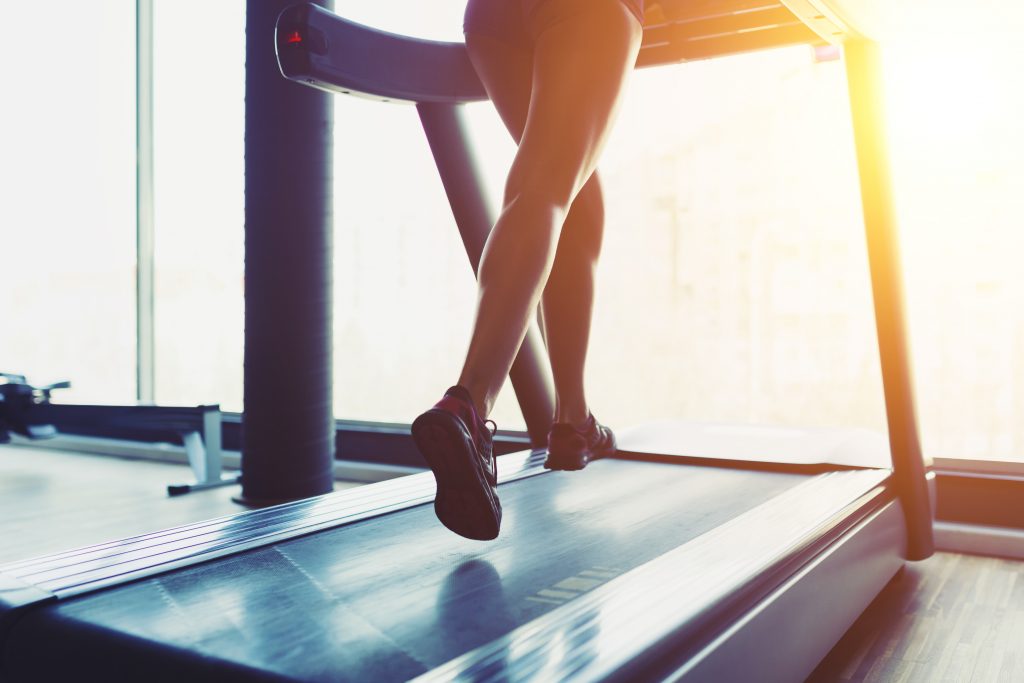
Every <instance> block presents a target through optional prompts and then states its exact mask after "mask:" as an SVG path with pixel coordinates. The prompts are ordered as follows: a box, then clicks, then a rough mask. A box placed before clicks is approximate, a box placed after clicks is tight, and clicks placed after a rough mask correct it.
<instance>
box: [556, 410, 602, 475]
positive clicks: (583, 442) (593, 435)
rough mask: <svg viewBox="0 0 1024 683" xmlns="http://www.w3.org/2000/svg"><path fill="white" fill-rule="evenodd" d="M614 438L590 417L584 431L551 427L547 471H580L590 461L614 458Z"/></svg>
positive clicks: (563, 424)
mask: <svg viewBox="0 0 1024 683" xmlns="http://www.w3.org/2000/svg"><path fill="white" fill-rule="evenodd" d="M615 448H616V447H615V435H614V434H612V430H610V429H608V428H607V427H605V426H604V425H603V424H601V423H600V422H598V421H597V420H595V419H594V415H593V414H591V415H590V417H588V418H587V422H586V424H585V425H584V426H583V429H576V428H575V427H573V426H572V425H571V424H568V423H566V422H556V423H555V424H553V425H551V432H550V433H549V434H548V459H547V460H546V461H545V462H544V467H546V468H548V469H549V470H582V469H583V468H584V467H586V466H587V463H589V462H590V461H591V460H596V459H598V458H607V457H609V456H612V455H615Z"/></svg>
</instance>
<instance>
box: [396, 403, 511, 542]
mask: <svg viewBox="0 0 1024 683" xmlns="http://www.w3.org/2000/svg"><path fill="white" fill-rule="evenodd" d="M412 438H413V441H414V442H415V443H416V447H417V448H418V449H419V451H420V453H421V454H422V455H423V458H424V459H425V460H426V461H427V465H428V466H429V467H430V469H431V470H432V471H433V472H434V479H435V480H436V481H437V494H436V495H435V497H434V512H435V513H436V514H437V518H438V519H439V520H441V523H442V524H444V525H445V526H446V527H448V528H449V529H451V530H452V531H454V532H455V533H457V534H459V535H460V536H465V537H466V538H471V539H474V540H478V541H489V540H492V539H494V538H497V536H498V531H499V528H500V526H501V504H500V502H499V501H498V496H497V493H496V492H495V491H494V490H493V489H492V488H491V485H490V482H488V481H487V475H486V474H485V473H484V469H483V462H482V461H481V460H480V458H479V457H478V456H477V454H476V446H475V444H473V439H472V437H471V436H470V435H469V433H468V432H467V431H466V429H465V428H464V427H463V425H462V422H461V421H459V420H458V418H456V417H454V416H452V415H451V414H450V413H448V412H446V411H444V410H438V409H436V408H432V409H430V410H428V411H427V412H425V413H423V414H422V415H420V416H419V417H417V418H416V420H415V421H414V422H413V423H412Z"/></svg>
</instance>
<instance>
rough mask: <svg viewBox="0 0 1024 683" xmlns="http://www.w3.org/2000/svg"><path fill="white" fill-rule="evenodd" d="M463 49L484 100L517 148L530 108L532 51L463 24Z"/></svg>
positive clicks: (527, 47) (525, 46) (516, 43)
mask: <svg viewBox="0 0 1024 683" xmlns="http://www.w3.org/2000/svg"><path fill="white" fill-rule="evenodd" d="M466 50H467V51H468V52H469V58H470V61H471V62H472V63H473V68H474V69H475V70H476V74H477V76H478V77H479V78H480V82H481V83H483V84H484V89H485V90H486V91H487V95H488V97H490V98H491V102H492V103H493V104H494V107H495V109H497V110H498V115H499V116H500V117H501V120H502V122H503V123H504V124H505V127H506V128H507V129H508V132H509V133H510V134H511V135H512V139H513V140H515V141H516V144H517V145H518V144H519V142H520V141H521V140H522V137H523V130H524V128H525V127H526V115H527V112H528V111H529V109H530V90H531V88H532V81H533V53H532V49H531V48H530V47H529V46H528V45H523V44H521V43H518V42H511V41H508V40H504V39H501V38H498V37H496V36H495V35H494V34H493V33H491V32H485V31H477V30H474V29H472V28H471V27H470V26H469V25H468V24H467V30H466Z"/></svg>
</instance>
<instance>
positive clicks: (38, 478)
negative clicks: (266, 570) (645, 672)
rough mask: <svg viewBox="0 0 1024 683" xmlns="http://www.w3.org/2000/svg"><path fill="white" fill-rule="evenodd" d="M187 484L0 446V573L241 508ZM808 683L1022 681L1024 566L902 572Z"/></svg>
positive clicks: (966, 564) (950, 563)
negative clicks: (184, 491) (171, 491)
mask: <svg viewBox="0 0 1024 683" xmlns="http://www.w3.org/2000/svg"><path fill="white" fill-rule="evenodd" d="M188 480H189V470H188V468H187V467H185V466H181V465H169V464H164V463H157V462H149V461H142V460H125V459H120V458H109V457H103V456H95V455H83V454H78V453H69V452H60V451H51V450H40V449H35V448H24V447H18V446H13V445H3V446H0V538H2V539H3V542H2V543H0V564H3V563H7V562H11V561H15V560H20V559H25V558H29V557H35V556H39V555H45V554H47V553H52V552H58V551H61V550H66V549H69V548H73V547H80V546H85V545H90V544H94V543H101V542H103V541H107V540H111V539H116V538H123V537H126V536H132V535H135V534H141V533H147V532H150V531H156V530H159V529H164V528H167V527H171V526H176V525H179V524H186V523H189V522H195V521H200V520H204V519H210V518H212V517H219V516H223V515H228V514H232V513H234V512H238V511H240V510H242V509H243V508H242V507H241V506H239V505H237V504H235V503H233V502H232V501H231V496H232V495H234V494H235V493H237V491H238V488H237V487H225V488H221V489H213V490H209V491H197V492H195V493H191V494H188V495H185V496H181V497H177V498H168V497H167V495H166V492H165V488H166V486H167V485H168V484H171V483H182V482H187V481H188ZM347 486H352V484H344V483H340V482H339V484H338V488H342V487H347ZM808 680H809V682H810V683H831V682H842V681H886V682H888V681H912V682H921V683H924V682H928V683H931V682H933V681H957V682H959V681H977V682H986V683H987V682H989V681H996V682H1001V681H1007V682H1010V681H1024V562H1019V561H1013V560H1002V559H998V558H989V557H974V556H969V555H954V554H948V553H939V554H937V555H935V557H933V558H931V559H929V560H926V561H924V562H918V563H913V564H908V565H907V567H906V568H905V569H904V570H903V571H901V572H900V573H899V574H898V575H897V576H896V577H895V578H894V579H893V581H892V582H890V583H889V585H888V586H887V587H886V588H885V589H884V590H883V592H882V593H881V595H879V597H878V599H876V600H875V602H874V603H872V605H871V606H870V607H869V608H868V610H867V611H866V612H865V613H864V615H863V616H862V617H861V618H860V620H858V621H857V623H855V624H854V626H853V627H852V628H851V629H850V631H849V632H848V633H847V634H846V636H845V637H844V638H843V639H842V640H841V641H840V643H839V644H838V645H837V646H836V648H835V649H834V650H833V651H832V652H831V653H830V654H829V655H828V657H826V659H825V660H824V661H823V662H822V663H821V665H820V666H819V667H818V669H817V670H816V671H815V672H814V674H812V676H811V677H810V678H809V679H808Z"/></svg>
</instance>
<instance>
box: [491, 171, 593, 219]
mask: <svg viewBox="0 0 1024 683" xmlns="http://www.w3.org/2000/svg"><path fill="white" fill-rule="evenodd" d="M560 175H561V174H555V173H550V172H545V171H544V169H543V168H540V169H537V170H533V171H524V170H523V168H522V167H513V168H512V170H511V171H510V172H509V175H508V180H507V181H506V182H505V197H504V203H505V206H509V205H510V204H512V203H513V202H517V203H524V202H525V203H527V204H529V205H530V206H534V207H538V208H541V207H545V208H548V209H550V210H551V211H553V212H554V213H555V214H556V215H561V216H562V217H564V216H565V215H566V214H567V213H568V212H569V208H570V207H571V206H572V203H573V200H574V199H575V198H576V195H577V192H578V188H577V187H576V186H575V183H574V182H573V181H572V180H571V179H564V178H561V177H560Z"/></svg>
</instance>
